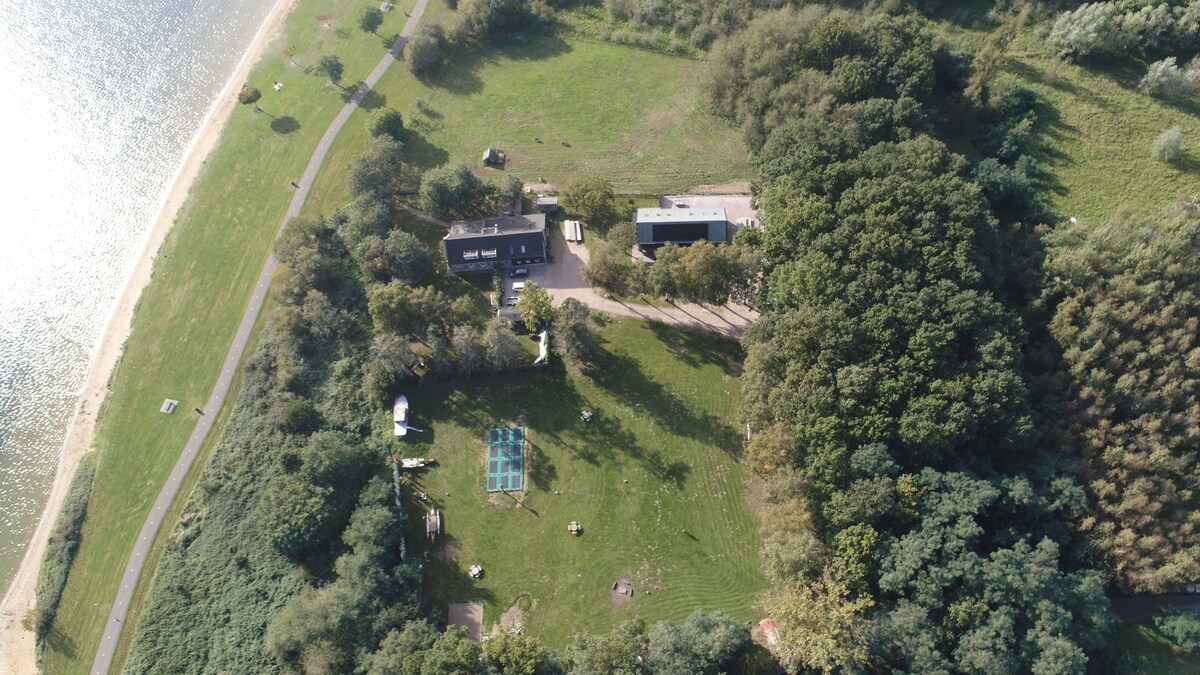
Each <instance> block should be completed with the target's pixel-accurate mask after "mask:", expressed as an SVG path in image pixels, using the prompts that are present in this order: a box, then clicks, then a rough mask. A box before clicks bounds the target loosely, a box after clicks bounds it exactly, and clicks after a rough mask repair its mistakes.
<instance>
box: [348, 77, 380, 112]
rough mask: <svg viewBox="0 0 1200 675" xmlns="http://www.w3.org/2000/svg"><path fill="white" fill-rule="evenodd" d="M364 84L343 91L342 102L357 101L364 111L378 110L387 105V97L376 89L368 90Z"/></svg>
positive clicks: (358, 83) (354, 85)
mask: <svg viewBox="0 0 1200 675" xmlns="http://www.w3.org/2000/svg"><path fill="white" fill-rule="evenodd" d="M366 87H367V85H366V83H364V82H356V83H354V84H352V85H350V86H348V87H345V88H344V89H342V101H343V102H345V103H349V102H350V101H351V100H353V101H355V102H356V103H357V105H358V107H360V108H362V109H363V110H378V109H379V108H382V107H384V106H385V105H387V96H384V95H383V94H381V93H379V92H378V91H376V90H374V89H367V88H366Z"/></svg>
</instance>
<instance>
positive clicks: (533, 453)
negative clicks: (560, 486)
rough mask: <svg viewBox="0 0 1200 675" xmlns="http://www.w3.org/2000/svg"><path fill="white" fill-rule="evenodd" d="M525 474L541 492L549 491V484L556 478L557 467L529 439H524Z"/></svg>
mask: <svg viewBox="0 0 1200 675" xmlns="http://www.w3.org/2000/svg"><path fill="white" fill-rule="evenodd" d="M525 475H526V477H527V478H528V479H529V482H530V483H532V484H533V487H534V488H536V489H538V490H541V491H542V492H549V491H550V486H551V484H553V483H554V481H556V480H558V469H556V468H555V467H554V463H553V462H551V461H550V457H549V456H548V455H546V453H545V452H543V451H542V449H541V448H540V447H538V444H537V443H534V442H533V441H530V440H526V441H525Z"/></svg>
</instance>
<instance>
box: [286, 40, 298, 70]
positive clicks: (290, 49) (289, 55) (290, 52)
mask: <svg viewBox="0 0 1200 675" xmlns="http://www.w3.org/2000/svg"><path fill="white" fill-rule="evenodd" d="M283 58H285V59H287V60H288V61H291V62H292V65H293V66H298V65H300V64H299V63H296V45H288V46H287V47H285V48H284V49H283Z"/></svg>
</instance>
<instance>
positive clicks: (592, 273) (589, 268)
mask: <svg viewBox="0 0 1200 675" xmlns="http://www.w3.org/2000/svg"><path fill="white" fill-rule="evenodd" d="M629 250H630V249H629V247H628V246H621V245H620V244H617V243H614V242H611V241H609V240H607V239H605V240H603V241H601V242H600V243H598V244H597V245H596V247H595V249H593V251H592V255H591V258H589V259H588V262H587V264H585V265H584V267H583V278H584V279H586V280H587V282H588V283H589V284H591V285H593V286H597V287H599V288H603V289H604V290H606V291H610V292H613V293H628V292H629V289H630V285H631V283H630V282H631V277H632V276H633V262H632V260H631V259H630V254H629Z"/></svg>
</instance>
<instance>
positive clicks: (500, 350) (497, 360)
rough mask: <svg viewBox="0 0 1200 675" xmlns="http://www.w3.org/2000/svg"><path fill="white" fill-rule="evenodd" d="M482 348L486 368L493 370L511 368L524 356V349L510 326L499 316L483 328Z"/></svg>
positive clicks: (498, 370) (501, 370)
mask: <svg viewBox="0 0 1200 675" xmlns="http://www.w3.org/2000/svg"><path fill="white" fill-rule="evenodd" d="M483 350H484V353H485V358H486V361H487V366H488V369H489V370H492V371H495V372H503V371H507V370H513V369H514V368H516V367H517V365H518V364H519V363H520V362H521V359H522V358H524V357H525V350H524V349H523V348H522V347H521V343H520V342H519V341H518V340H517V336H516V335H515V334H514V333H513V331H512V328H511V327H510V326H509V324H508V322H507V321H505V320H503V319H500V318H496V319H493V320H492V321H491V322H489V323H488V325H487V329H486V330H484V332H483Z"/></svg>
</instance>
